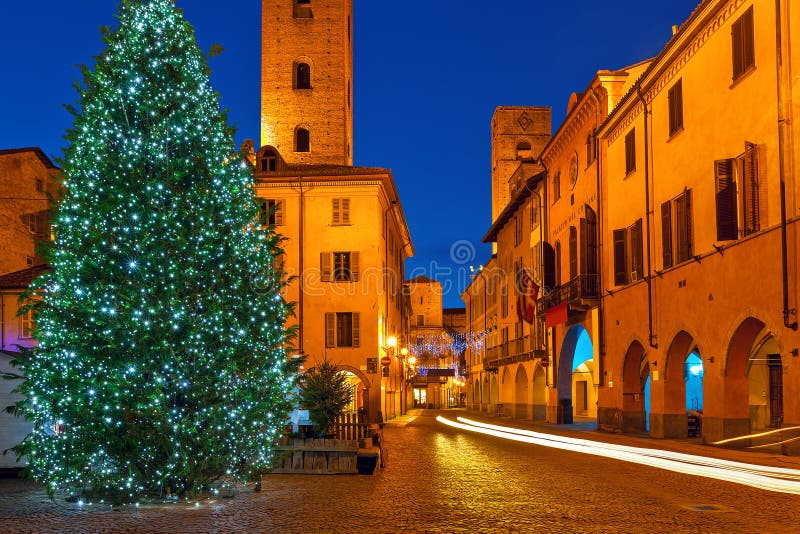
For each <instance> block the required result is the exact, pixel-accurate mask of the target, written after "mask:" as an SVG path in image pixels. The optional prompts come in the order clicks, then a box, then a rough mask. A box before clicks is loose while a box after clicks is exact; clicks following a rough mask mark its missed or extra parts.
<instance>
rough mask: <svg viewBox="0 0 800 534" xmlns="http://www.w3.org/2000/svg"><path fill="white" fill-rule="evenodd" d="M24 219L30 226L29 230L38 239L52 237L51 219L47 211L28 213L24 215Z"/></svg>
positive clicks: (26, 224)
mask: <svg viewBox="0 0 800 534" xmlns="http://www.w3.org/2000/svg"><path fill="white" fill-rule="evenodd" d="M22 220H23V223H24V224H25V226H27V227H28V231H29V232H30V233H31V234H33V235H34V236H35V237H36V239H47V238H48V237H50V221H49V213H48V212H47V211H39V212H36V213H26V214H25V215H23V216H22Z"/></svg>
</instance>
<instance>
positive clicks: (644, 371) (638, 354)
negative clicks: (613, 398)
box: [620, 341, 650, 432]
mask: <svg viewBox="0 0 800 534" xmlns="http://www.w3.org/2000/svg"><path fill="white" fill-rule="evenodd" d="M649 381H650V362H649V361H648V359H647V354H646V353H645V351H644V347H643V346H642V344H641V343H639V342H638V341H634V342H633V343H631V345H630V346H629V347H628V351H627V352H626V353H625V360H624V364H623V368H622V421H621V422H620V426H621V428H622V431H623V432H646V431H647V430H648V429H649V426H650V424H649V423H650V403H649V402H648V401H649V400H650V398H649V391H648V390H649V387H648V386H649Z"/></svg>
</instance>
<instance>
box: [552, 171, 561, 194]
mask: <svg viewBox="0 0 800 534" xmlns="http://www.w3.org/2000/svg"><path fill="white" fill-rule="evenodd" d="M559 198H561V171H556V174H555V175H554V176H553V202H555V201H556V200H558V199H559Z"/></svg>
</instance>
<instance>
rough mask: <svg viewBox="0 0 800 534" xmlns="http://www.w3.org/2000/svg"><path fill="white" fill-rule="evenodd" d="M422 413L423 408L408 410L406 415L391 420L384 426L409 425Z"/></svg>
mask: <svg viewBox="0 0 800 534" xmlns="http://www.w3.org/2000/svg"><path fill="white" fill-rule="evenodd" d="M422 412H423V410H422V409H421V408H414V409H411V410H408V411H407V412H406V413H405V414H404V415H401V416H399V417H395V418H394V419H389V420H388V421H386V422H385V423H384V425H388V426H399V427H403V426H406V425H407V424H408V423H410V422H411V421H413V420H414V419H416V418H417V417H419V416H420V414H421V413H422Z"/></svg>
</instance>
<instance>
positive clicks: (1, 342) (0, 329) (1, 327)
mask: <svg viewBox="0 0 800 534" xmlns="http://www.w3.org/2000/svg"><path fill="white" fill-rule="evenodd" d="M0 350H6V296H5V295H0Z"/></svg>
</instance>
